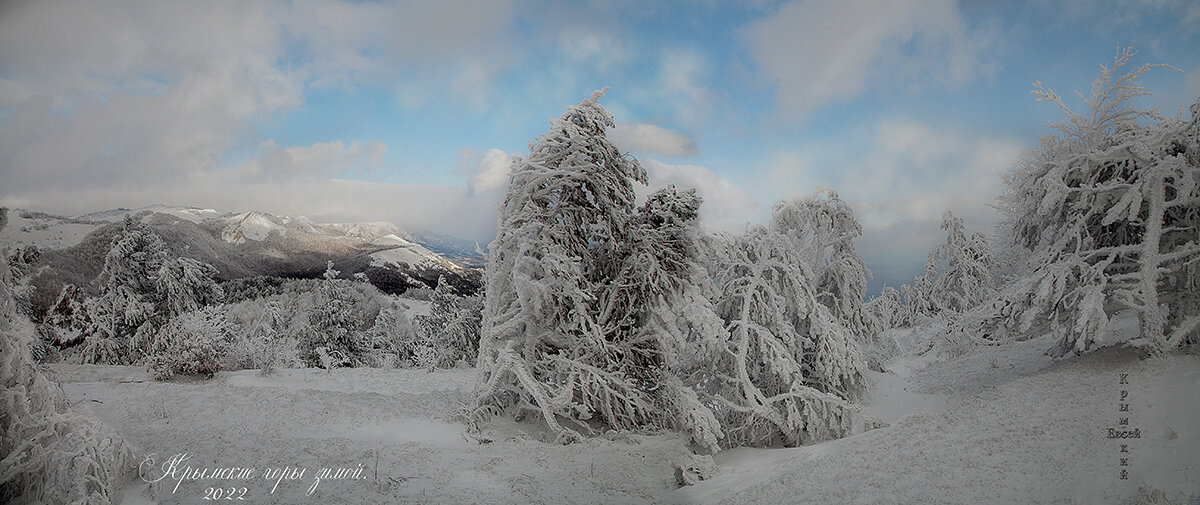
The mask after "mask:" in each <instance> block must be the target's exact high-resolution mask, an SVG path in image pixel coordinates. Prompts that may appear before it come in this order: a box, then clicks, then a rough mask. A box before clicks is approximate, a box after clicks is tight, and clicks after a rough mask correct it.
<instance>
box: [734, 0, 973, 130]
mask: <svg viewBox="0 0 1200 505" xmlns="http://www.w3.org/2000/svg"><path fill="white" fill-rule="evenodd" d="M974 36H975V34H969V33H968V32H967V28H966V22H965V20H964V19H963V16H962V14H961V13H960V12H959V10H958V6H957V3H956V2H955V1H954V0H901V1H895V0H858V1H845V2H822V1H794V2H791V3H788V4H786V5H784V6H783V7H781V8H780V9H779V10H778V12H776V13H774V15H772V16H770V17H768V18H766V19H763V20H761V21H759V22H757V23H755V24H753V25H752V26H750V27H749V29H748V30H747V32H746V40H747V42H748V45H749V49H750V51H751V53H752V55H753V56H754V59H755V61H756V62H757V64H758V68H759V70H760V71H761V73H762V74H763V76H764V77H765V78H766V79H768V80H769V81H771V82H773V83H774V84H775V87H776V88H777V90H776V93H777V94H776V100H777V102H778V104H779V107H780V109H781V111H780V113H781V115H782V116H785V117H786V118H788V119H791V120H794V121H796V122H804V121H806V120H807V118H808V116H809V115H810V114H812V113H813V112H814V111H816V110H819V109H821V108H824V107H827V106H829V105H832V104H836V103H842V102H847V101H850V100H852V99H854V98H856V97H858V96H860V95H862V94H863V93H864V92H865V91H867V89H868V87H869V86H871V85H878V86H881V87H893V86H896V85H897V84H903V81H900V82H897V81H898V79H897V77H898V76H901V75H910V76H912V78H911V82H910V84H911V83H913V82H915V83H921V82H926V81H927V80H928V79H929V78H932V80H933V81H934V82H936V83H952V84H953V83H962V82H964V81H966V80H967V79H969V78H971V77H972V76H974V75H975V74H976V73H978V72H980V71H981V70H983V69H984V68H985V66H984V65H982V64H981V63H980V61H979V59H978V54H977V53H978V51H979V48H980V41H978V40H976V39H975V38H974ZM885 77H886V78H887V81H885V82H877V81H882V80H883V78H885Z"/></svg>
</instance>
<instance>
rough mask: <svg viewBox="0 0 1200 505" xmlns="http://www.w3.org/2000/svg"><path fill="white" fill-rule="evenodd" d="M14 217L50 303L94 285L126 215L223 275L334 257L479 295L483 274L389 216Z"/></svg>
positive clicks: (358, 268)
mask: <svg viewBox="0 0 1200 505" xmlns="http://www.w3.org/2000/svg"><path fill="white" fill-rule="evenodd" d="M10 215H12V217H13V218H14V219H13V224H12V225H11V226H8V227H6V229H5V235H4V236H3V237H2V238H3V240H4V241H5V243H9V244H14V245H34V246H37V247H38V248H39V249H41V250H42V260H41V262H40V264H41V266H45V267H48V268H43V269H42V270H41V271H40V272H39V273H38V274H37V276H36V277H35V279H34V281H33V283H34V285H35V286H37V288H38V289H37V293H36V294H35V298H37V299H36V300H35V301H34V303H35V306H45V305H48V304H49V303H51V302H53V298H54V297H55V296H57V294H58V293H59V292H60V291H61V290H62V286H63V285H64V284H67V283H70V284H75V285H77V286H84V287H88V286H89V284H90V283H92V282H93V281H94V280H95V278H96V276H97V275H98V274H99V273H100V270H101V269H102V267H103V264H104V256H105V255H106V254H107V253H108V249H109V245H110V244H111V242H112V238H113V237H114V236H115V235H116V234H117V233H118V232H119V231H120V228H121V222H122V221H123V220H124V216H125V215H133V216H135V217H136V218H137V219H139V220H141V221H142V222H144V223H146V224H147V225H148V226H150V228H151V229H153V230H154V231H155V232H156V233H158V234H159V236H161V237H162V238H163V241H164V242H165V243H166V245H167V248H168V249H170V250H171V252H172V253H173V254H176V255H179V256H183V257H188V258H192V259H195V260H198V261H203V262H205V263H210V264H212V265H213V266H214V267H216V268H217V270H218V272H219V274H218V278H219V279H221V280H230V279H238V278H244V277H252V276H256V275H270V276H278V277H302V278H311V277H317V276H319V275H321V274H322V273H323V272H324V271H325V268H326V263H327V262H328V261H333V262H334V268H335V269H337V270H339V271H340V272H341V276H342V277H351V276H354V275H355V274H364V275H365V276H366V277H367V279H368V280H369V281H370V282H371V283H373V284H375V285H376V286H377V287H379V288H380V289H382V290H384V291H386V292H390V293H399V292H403V291H405V290H407V289H409V288H414V287H416V288H432V287H434V286H436V284H437V282H438V279H439V278H442V277H443V276H444V277H445V278H446V280H447V281H448V282H449V283H451V284H452V285H453V286H454V287H455V289H456V290H458V291H459V292H461V293H474V292H475V291H477V290H478V288H479V282H480V280H481V278H482V272H481V271H479V270H478V269H473V268H469V267H465V266H463V265H459V264H458V263H455V262H454V261H451V260H449V259H447V258H445V257H443V256H441V255H440V254H438V253H436V252H433V251H431V250H430V249H429V248H427V247H425V246H424V245H422V244H420V243H418V242H417V241H416V240H415V238H414V237H413V236H412V235H410V234H408V233H407V232H405V231H404V230H402V229H400V228H398V227H397V226H395V225H394V224H391V223H340V224H321V223H316V222H313V221H312V220H310V219H308V218H305V217H302V216H297V217H289V216H276V215H272V214H268V213H263V212H254V211H249V212H241V213H236V214H229V213H220V212H217V211H215V210H212V209H201V208H197V207H169V206H164V205H152V206H149V207H145V208H142V209H133V210H129V209H115V210H109V211H101V212H94V213H91V214H87V215H84V216H80V217H78V218H65V217H58V216H50V215H47V214H41V213H36V212H30V211H24V210H20V209H17V210H15V211H14V212H12V213H10Z"/></svg>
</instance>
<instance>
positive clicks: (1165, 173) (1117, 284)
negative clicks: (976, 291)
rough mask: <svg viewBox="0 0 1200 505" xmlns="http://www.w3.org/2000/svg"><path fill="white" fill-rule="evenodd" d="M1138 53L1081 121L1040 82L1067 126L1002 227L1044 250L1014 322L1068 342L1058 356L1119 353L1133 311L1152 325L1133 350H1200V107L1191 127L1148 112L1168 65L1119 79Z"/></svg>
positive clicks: (1108, 73)
mask: <svg viewBox="0 0 1200 505" xmlns="http://www.w3.org/2000/svg"><path fill="white" fill-rule="evenodd" d="M1134 54H1136V53H1135V52H1134V51H1132V50H1130V49H1124V50H1122V51H1120V52H1119V53H1118V55H1117V57H1116V59H1115V61H1114V63H1113V65H1112V66H1111V67H1108V66H1102V67H1101V70H1100V74H1099V76H1098V77H1097V78H1096V81H1095V82H1094V83H1093V85H1092V90H1091V94H1090V95H1089V96H1088V97H1083V95H1082V94H1080V97H1081V98H1082V99H1083V101H1084V103H1085V105H1086V106H1087V110H1085V111H1084V112H1081V113H1078V112H1074V111H1072V110H1071V109H1070V108H1068V107H1067V105H1066V104H1065V103H1064V102H1063V100H1062V99H1061V98H1059V96H1058V95H1056V94H1055V93H1054V92H1053V91H1051V90H1049V89H1047V88H1045V87H1043V86H1042V85H1041V83H1035V84H1034V86H1035V89H1034V90H1033V92H1032V94H1033V95H1035V96H1036V97H1037V99H1038V101H1048V102H1052V103H1054V104H1056V105H1058V106H1059V108H1060V109H1062V110H1063V112H1065V113H1066V116H1067V117H1066V118H1065V119H1063V120H1061V121H1058V122H1055V123H1052V124H1051V125H1050V126H1051V127H1052V128H1053V129H1055V130H1057V132H1056V133H1054V134H1048V135H1044V136H1042V138H1041V141H1042V142H1041V145H1040V146H1039V147H1038V148H1037V149H1035V150H1033V151H1032V152H1029V153H1027V154H1026V156H1025V157H1024V159H1023V160H1022V161H1021V162H1020V163H1019V164H1018V165H1017V166H1016V167H1014V169H1013V170H1012V171H1011V172H1010V173H1009V174H1008V175H1007V177H1006V179H1005V188H1004V192H1003V194H1002V195H1001V199H1000V203H1001V209H1002V210H1003V212H1004V214H1005V221H1004V222H1003V223H1002V229H1003V230H1005V231H1006V232H1007V234H1008V235H1009V237H1011V239H1012V240H1014V241H1015V242H1016V243H1018V244H1019V245H1021V246H1023V247H1025V248H1026V249H1027V250H1028V251H1030V252H1032V256H1031V258H1030V261H1029V263H1028V265H1029V267H1028V268H1029V272H1030V273H1029V276H1028V279H1029V280H1028V281H1027V282H1023V283H1020V284H1019V285H1018V288H1019V289H1018V290H1015V292H1012V293H1009V294H1008V297H1007V298H1008V303H1007V304H1002V306H1003V307H1005V308H1006V309H1008V310H1009V312H1008V313H1009V315H1008V316H1007V318H1006V322H1008V323H1009V324H1010V325H1013V326H1017V331H1022V332H1023V331H1028V330H1030V328H1031V327H1033V326H1034V325H1035V324H1037V323H1038V322H1039V321H1048V322H1049V324H1050V327H1051V330H1052V331H1059V332H1060V333H1061V338H1060V340H1059V342H1058V344H1057V345H1056V346H1055V347H1054V348H1052V349H1051V350H1050V352H1051V354H1053V355H1055V356H1062V355H1064V354H1066V353H1069V352H1075V353H1082V352H1086V351H1089V350H1092V349H1094V348H1096V347H1101V346H1104V345H1111V344H1113V343H1117V342H1114V341H1113V340H1112V339H1111V338H1110V336H1109V331H1108V324H1109V320H1110V318H1111V317H1113V316H1114V315H1115V314H1117V313H1118V312H1121V311H1132V312H1133V313H1136V314H1137V317H1138V318H1139V321H1140V336H1139V337H1137V338H1134V339H1133V340H1132V342H1131V343H1134V344H1138V345H1144V346H1147V347H1149V348H1150V349H1152V350H1154V351H1164V350H1168V349H1172V348H1175V347H1178V346H1181V345H1185V344H1194V343H1196V342H1197V341H1198V340H1200V328H1198V326H1200V244H1198V241H1200V186H1198V181H1200V139H1198V137H1200V133H1198V126H1197V125H1198V120H1200V101H1197V103H1196V104H1195V105H1192V106H1191V113H1192V118H1191V120H1190V121H1187V120H1184V119H1183V118H1174V119H1171V118H1164V117H1162V116H1160V115H1159V114H1158V112H1157V110H1155V109H1149V110H1146V109H1139V108H1136V107H1135V106H1134V104H1133V103H1132V101H1133V100H1135V99H1136V98H1138V97H1141V96H1145V95H1148V94H1149V92H1147V91H1146V90H1145V89H1144V88H1143V87H1142V86H1141V85H1140V83H1139V82H1138V78H1139V77H1140V76H1141V75H1142V74H1144V73H1145V72H1147V71H1149V70H1150V69H1152V68H1155V67H1165V65H1142V66H1140V67H1138V68H1137V69H1135V70H1132V71H1129V72H1127V73H1125V74H1123V75H1119V76H1118V75H1117V74H1116V72H1117V71H1119V70H1120V69H1122V68H1123V67H1125V66H1126V65H1127V64H1128V63H1129V60H1130V59H1131V58H1132V57H1133V56H1134ZM1150 122H1153V123H1154V124H1143V123H1150ZM1012 307H1016V310H1012Z"/></svg>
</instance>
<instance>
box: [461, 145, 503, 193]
mask: <svg viewBox="0 0 1200 505" xmlns="http://www.w3.org/2000/svg"><path fill="white" fill-rule="evenodd" d="M514 156H516V155H513V154H508V153H506V152H504V151H503V150H502V149H496V148H492V149H488V150H487V151H484V152H482V153H480V152H479V151H476V150H475V149H472V148H470V147H464V148H462V149H461V150H460V151H459V152H458V167H459V171H460V172H463V173H464V174H466V175H467V190H468V192H469V193H470V194H472V195H480V194H487V193H496V192H499V191H502V190H504V189H505V188H507V187H508V178H509V173H508V171H509V169H510V168H511V167H512V161H513V157H514Z"/></svg>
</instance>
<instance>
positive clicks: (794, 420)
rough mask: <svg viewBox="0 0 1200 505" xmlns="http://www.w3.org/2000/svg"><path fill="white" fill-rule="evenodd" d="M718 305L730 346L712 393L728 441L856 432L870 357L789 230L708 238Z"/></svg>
mask: <svg viewBox="0 0 1200 505" xmlns="http://www.w3.org/2000/svg"><path fill="white" fill-rule="evenodd" d="M711 248H712V250H713V254H714V257H715V261H714V262H713V265H714V271H713V272H712V275H713V279H714V282H715V283H716V285H717V289H716V293H715V294H716V298H715V301H714V306H715V308H716V312H717V314H718V315H719V316H720V317H721V318H722V319H723V320H724V321H725V329H726V331H725V335H727V337H726V338H725V339H723V340H722V342H723V343H724V345H725V346H726V348H725V349H723V350H722V352H719V353H716V355H715V356H716V357H717V359H716V360H715V361H714V362H713V363H712V364H711V365H710V366H711V369H712V370H715V371H718V372H717V373H716V375H715V380H714V382H713V383H712V384H711V385H710V387H709V389H708V390H707V391H706V393H709V394H711V397H710V398H704V397H702V399H711V400H712V401H714V402H715V403H716V406H715V407H714V409H713V410H714V412H715V413H716V417H717V419H719V420H720V423H721V426H722V428H723V429H724V432H725V440H724V442H723V444H724V445H725V446H727V447H734V446H739V445H770V444H776V443H782V444H785V445H799V444H803V443H808V442H812V441H819V440H825V439H830V438H838V437H842V436H845V435H847V434H850V433H852V432H853V431H854V430H855V429H856V427H862V426H863V425H862V424H860V423H862V422H863V421H864V418H863V417H861V413H860V409H859V408H858V407H857V406H856V405H855V404H854V403H853V402H854V401H855V400H856V398H857V397H858V396H859V395H860V394H861V393H862V391H863V389H864V384H865V383H864V378H863V369H864V363H863V360H862V357H861V355H860V350H859V347H858V344H857V342H856V339H855V336H854V335H853V333H852V332H851V331H850V330H848V329H846V327H845V326H843V325H842V323H841V322H840V321H839V320H838V318H836V317H834V315H833V314H832V313H831V312H830V311H829V309H828V308H827V307H825V305H823V304H821V303H820V301H818V292H817V290H816V287H815V286H816V282H815V276H814V274H813V272H812V270H811V269H810V268H809V267H808V265H807V264H806V263H805V261H803V259H802V258H801V256H800V254H799V251H798V250H797V249H796V248H794V247H793V246H792V245H791V244H790V240H789V239H788V238H786V237H785V236H783V235H780V234H778V233H774V232H772V231H771V230H769V229H767V228H764V227H754V228H751V229H749V230H747V232H746V234H745V235H743V236H741V237H730V236H718V237H716V238H714V239H712V240H711Z"/></svg>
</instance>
